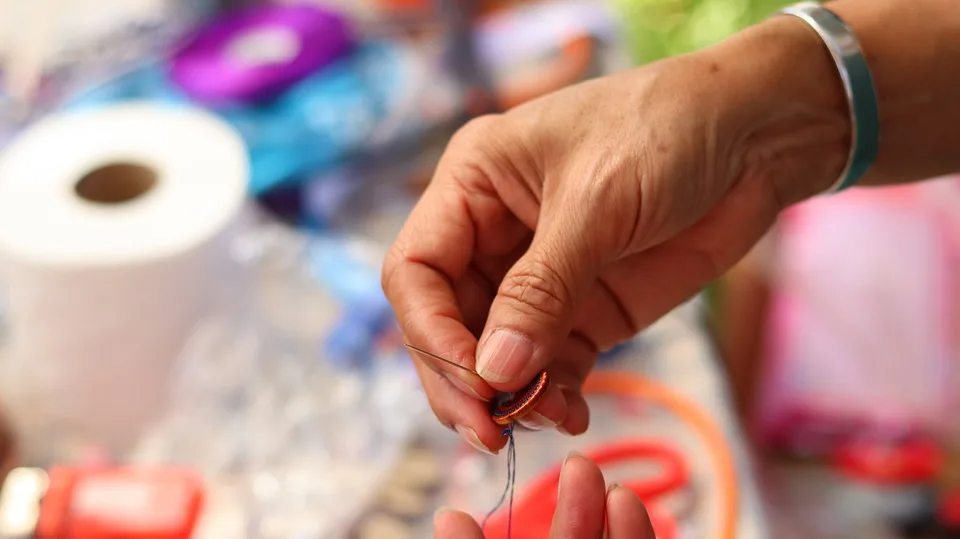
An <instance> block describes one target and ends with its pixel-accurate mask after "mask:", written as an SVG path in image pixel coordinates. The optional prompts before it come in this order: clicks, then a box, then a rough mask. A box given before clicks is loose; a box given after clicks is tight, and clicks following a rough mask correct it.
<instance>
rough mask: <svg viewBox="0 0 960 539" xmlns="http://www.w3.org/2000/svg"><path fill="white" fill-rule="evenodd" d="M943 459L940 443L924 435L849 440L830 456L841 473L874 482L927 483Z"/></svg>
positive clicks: (885, 483) (934, 474)
mask: <svg viewBox="0 0 960 539" xmlns="http://www.w3.org/2000/svg"><path fill="white" fill-rule="evenodd" d="M943 461H944V455H943V451H942V449H941V448H940V446H939V445H937V444H936V443H935V442H933V441H932V440H929V439H926V438H914V439H909V440H903V441H900V442H880V441H872V440H851V441H847V442H844V443H843V444H841V445H840V446H839V447H838V448H837V451H836V453H835V454H834V459H833V462H834V465H835V466H836V467H837V469H839V470H840V471H841V473H843V474H844V475H847V476H848V477H853V478H857V479H860V480H864V481H867V482H870V483H873V484H877V485H912V484H923V483H928V482H930V481H932V480H933V479H934V478H936V476H937V475H938V474H939V473H940V470H941V469H942V468H943Z"/></svg>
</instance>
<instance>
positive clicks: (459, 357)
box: [383, 165, 495, 400]
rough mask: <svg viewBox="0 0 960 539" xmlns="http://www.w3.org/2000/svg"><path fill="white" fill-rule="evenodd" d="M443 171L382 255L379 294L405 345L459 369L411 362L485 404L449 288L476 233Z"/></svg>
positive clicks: (489, 392)
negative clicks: (468, 391)
mask: <svg viewBox="0 0 960 539" xmlns="http://www.w3.org/2000/svg"><path fill="white" fill-rule="evenodd" d="M444 172H445V171H444V170H443V165H441V168H440V169H438V171H437V178H436V181H434V182H432V183H431V184H430V186H429V187H428V188H427V190H426V192H425V193H424V195H423V197H422V198H421V199H420V201H419V202H418V203H417V205H416V207H415V208H414V210H413V212H412V213H411V214H410V217H409V218H408V220H407V222H406V224H405V225H404V227H403V229H402V230H401V231H400V235H399V236H398V237H397V240H396V242H395V243H394V245H393V247H392V248H391V250H390V252H389V254H388V255H387V259H386V261H385V262H384V266H383V290H384V292H385V293H386V295H387V299H388V300H389V301H390V304H391V305H392V306H393V308H394V311H395V313H396V315H397V320H398V321H399V322H400V327H401V329H402V331H403V334H404V336H405V338H406V339H407V340H408V342H409V344H412V345H413V346H416V347H417V348H421V349H423V350H425V351H428V352H430V353H432V354H436V355H438V356H440V357H442V358H444V359H446V360H448V361H451V362H453V363H455V364H457V365H460V366H461V367H462V368H457V367H455V366H453V365H448V364H445V363H443V362H440V361H436V360H434V359H431V358H429V357H426V356H423V355H422V354H419V355H420V356H421V357H417V358H415V359H416V360H418V361H423V362H424V363H425V364H426V365H427V366H429V367H430V368H431V369H433V370H435V371H437V372H440V373H441V374H444V375H446V376H448V377H453V378H454V379H456V380H460V381H462V382H464V383H465V384H466V385H467V386H468V387H469V388H470V389H472V390H473V392H474V393H476V394H477V396H478V397H480V398H481V399H486V400H489V399H491V398H493V396H494V394H495V392H494V390H493V389H492V388H491V387H490V386H489V385H488V384H487V383H486V382H484V381H483V379H482V378H480V376H478V375H477V374H475V368H474V365H475V362H476V360H475V356H476V349H477V339H476V337H475V336H474V335H473V334H472V333H471V332H470V331H469V329H467V327H466V325H465V324H464V321H463V315H462V313H461V312H460V308H459V306H458V302H457V297H456V294H455V292H454V286H453V285H454V283H455V282H457V281H458V280H459V279H461V278H462V277H463V276H464V275H465V274H466V271H467V269H468V268H469V265H470V260H471V259H472V257H473V248H474V244H475V242H476V228H475V226H474V224H473V222H472V220H471V219H470V215H469V212H468V211H467V210H466V208H467V206H468V204H469V201H468V200H466V193H464V192H463V190H462V189H460V188H458V186H457V185H456V183H455V182H452V181H446V180H444V176H443V174H444Z"/></svg>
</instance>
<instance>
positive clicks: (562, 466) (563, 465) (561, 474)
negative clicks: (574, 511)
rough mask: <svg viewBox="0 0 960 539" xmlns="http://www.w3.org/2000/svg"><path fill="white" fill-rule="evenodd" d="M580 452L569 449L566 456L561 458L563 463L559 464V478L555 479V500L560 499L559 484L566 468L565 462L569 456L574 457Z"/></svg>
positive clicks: (568, 459) (568, 460)
mask: <svg viewBox="0 0 960 539" xmlns="http://www.w3.org/2000/svg"><path fill="white" fill-rule="evenodd" d="M579 454H580V453H578V452H576V451H571V452H569V453H567V458H565V459H563V464H561V465H560V478H559V479H557V501H559V500H560V484H561V483H563V476H564V473H563V472H564V470H565V469H566V468H567V463H568V462H570V458H571V457H576V456H577V455H579Z"/></svg>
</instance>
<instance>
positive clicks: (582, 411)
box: [557, 389, 590, 436]
mask: <svg viewBox="0 0 960 539" xmlns="http://www.w3.org/2000/svg"><path fill="white" fill-rule="evenodd" d="M563 397H564V400H565V401H566V404H567V414H566V418H564V420H563V422H562V423H561V424H560V425H559V426H558V427H557V430H559V431H560V432H562V433H564V434H568V435H570V436H578V435H580V434H583V433H584V432H586V431H587V428H588V427H589V426H590V407H589V405H587V400H586V399H584V398H583V394H581V393H580V392H579V391H574V390H569V389H565V390H563Z"/></svg>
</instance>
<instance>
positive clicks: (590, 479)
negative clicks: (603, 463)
mask: <svg viewBox="0 0 960 539" xmlns="http://www.w3.org/2000/svg"><path fill="white" fill-rule="evenodd" d="M604 525H606V533H604V527H605V526H604ZM433 536H434V538H435V539H483V531H482V530H481V529H480V526H479V525H478V524H477V522H476V521H474V520H473V518H471V517H470V515H467V514H466V513H461V512H460V511H454V510H451V509H446V510H441V511H440V512H438V513H437V516H436V517H435V519H434V530H433ZM601 537H605V538H608V539H627V538H629V539H654V533H653V526H652V525H651V523H650V518H649V517H648V516H647V511H646V509H645V508H644V507H643V503H641V501H640V498H638V497H637V495H636V494H634V493H633V492H631V491H630V490H627V489H625V488H623V487H621V486H618V485H615V484H614V485H610V488H609V489H607V488H606V486H605V482H604V479H603V474H602V473H601V472H600V468H599V467H598V466H597V465H596V464H595V463H594V462H593V461H591V460H589V459H588V458H586V457H583V456H580V455H575V454H572V455H570V456H569V457H567V460H566V461H564V463H563V468H562V469H561V471H560V485H559V492H558V497H557V510H556V512H555V513H554V515H553V525H552V526H551V529H550V539H600V538H601Z"/></svg>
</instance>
